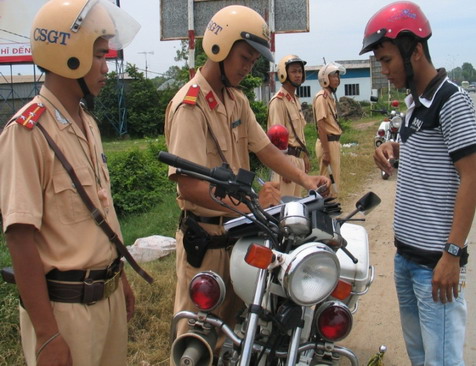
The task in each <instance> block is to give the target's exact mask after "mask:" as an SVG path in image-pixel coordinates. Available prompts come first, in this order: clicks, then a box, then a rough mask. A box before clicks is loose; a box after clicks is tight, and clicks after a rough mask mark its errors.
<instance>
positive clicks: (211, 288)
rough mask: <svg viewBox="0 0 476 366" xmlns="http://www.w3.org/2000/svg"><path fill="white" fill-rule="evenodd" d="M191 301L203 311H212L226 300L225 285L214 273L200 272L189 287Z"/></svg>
mask: <svg viewBox="0 0 476 366" xmlns="http://www.w3.org/2000/svg"><path fill="white" fill-rule="evenodd" d="M189 293H190V299H191V300H192V301H193V303H194V304H195V305H196V306H197V307H198V308H199V309H200V310H202V311H212V310H213V309H215V308H216V307H217V306H219V305H220V304H221V303H222V302H223V300H224V299H225V294H226V290H225V283H224V282H223V280H222V279H221V277H220V276H218V275H217V274H216V273H214V272H211V271H210V272H200V273H197V274H196V275H195V277H193V279H192V281H191V282H190V285H189Z"/></svg>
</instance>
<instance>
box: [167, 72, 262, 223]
mask: <svg viewBox="0 0 476 366" xmlns="http://www.w3.org/2000/svg"><path fill="white" fill-rule="evenodd" d="M197 87H198V88H199V89H198V90H197ZM195 93H197V95H196V97H193V96H192V95H194V94H195ZM224 97H225V100H224V103H221V101H220V99H218V97H217V96H216V94H215V93H214V92H213V90H212V88H211V87H210V85H209V84H208V82H207V81H206V80H205V78H204V77H203V76H202V74H201V73H200V70H199V71H198V72H197V74H196V75H195V77H194V78H193V79H192V80H191V81H189V82H188V83H187V84H186V85H185V86H183V87H182V89H180V91H179V92H178V93H177V94H176V95H175V97H174V98H173V99H172V101H171V102H170V104H169V106H168V107H167V111H166V120H165V136H166V142H167V147H168V150H169V152H170V153H172V154H175V155H177V156H180V157H181V158H183V159H187V160H190V161H193V162H194V163H197V164H200V165H203V166H206V167H208V168H215V167H218V166H220V165H221V164H222V159H221V157H220V155H219V153H218V148H220V149H221V150H222V152H223V154H224V156H225V158H226V160H227V162H228V163H229V164H230V167H231V168H232V169H233V171H234V172H235V173H237V172H238V169H239V168H242V169H247V170H249V169H250V160H249V151H252V152H258V151H260V150H261V149H263V148H264V147H265V146H266V145H267V144H269V143H270V141H269V139H268V136H267V135H266V133H265V132H264V131H263V129H262V128H261V126H260V125H259V124H258V122H257V121H256V117H255V115H254V114H253V111H252V110H251V107H250V104H249V101H248V99H247V98H246V96H245V95H244V94H243V93H242V92H240V91H239V90H237V89H234V88H227V89H226V91H225V93H224ZM195 98H196V99H195ZM184 100H186V101H191V102H192V104H187V103H186V102H184ZM210 130H212V131H213V133H214V134H215V136H216V138H217V140H218V143H219V145H220V147H218V146H217V145H216V143H215V141H214V140H213V138H212V137H211V135H210ZM173 174H175V168H172V167H171V168H170V169H169V176H171V175H173ZM177 200H178V204H179V207H180V208H181V209H182V210H190V211H192V212H194V213H195V214H196V215H200V216H220V215H223V212H218V211H213V210H209V209H206V208H203V207H200V206H197V205H196V204H194V203H192V202H189V201H185V200H184V199H183V198H182V197H181V196H180V192H179V196H178V198H177Z"/></svg>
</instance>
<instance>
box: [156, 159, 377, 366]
mask: <svg viewBox="0 0 476 366" xmlns="http://www.w3.org/2000/svg"><path fill="white" fill-rule="evenodd" d="M159 160H161V161H162V162H164V163H166V164H169V165H172V166H174V167H176V168H178V169H177V173H178V174H185V175H188V176H192V177H195V178H198V179H203V180H206V181H208V182H210V183H211V185H212V186H214V187H216V189H215V191H214V192H215V196H212V198H214V199H215V201H217V202H219V203H221V204H222V205H225V204H224V203H223V201H222V200H221V199H222V198H224V197H225V196H230V197H232V198H233V199H234V200H238V201H240V202H243V203H245V204H246V205H247V207H248V208H249V209H250V212H251V213H249V214H244V213H243V214H242V216H241V217H239V218H237V219H233V220H231V221H228V222H227V223H226V224H225V229H226V230H227V232H228V234H229V235H231V236H232V237H235V238H238V240H237V242H236V244H235V245H234V247H233V250H232V254H231V263H230V272H231V273H230V275H231V280H232V283H233V289H234V291H235V292H236V294H237V295H238V296H239V297H240V298H241V299H242V300H243V303H244V305H243V311H242V313H241V314H237V323H236V324H235V325H234V326H232V325H230V324H225V323H224V321H223V320H221V319H219V318H218V317H216V316H215V315H213V310H214V309H215V308H216V307H217V306H219V305H220V304H221V303H222V301H223V299H224V297H225V291H226V288H225V285H224V282H223V280H222V279H221V278H220V276H218V275H217V274H216V273H213V272H210V271H205V272H201V273H199V274H197V275H196V276H195V277H194V278H193V280H192V281H191V283H190V296H191V299H192V300H193V302H194V303H195V304H196V306H197V311H196V312H191V311H181V312H179V313H177V314H175V315H174V318H173V321H172V325H171V341H173V344H172V348H171V360H172V362H173V364H175V365H180V366H209V365H212V362H215V364H218V365H226V366H228V365H241V366H248V365H262V366H264V365H288V366H291V365H293V366H294V365H299V366H305V365H306V366H307V365H316V366H317V365H339V363H340V360H341V359H342V358H346V359H348V360H349V361H350V363H351V365H353V366H358V365H359V360H358V358H357V356H356V355H355V353H354V352H353V351H352V350H350V349H348V348H345V347H342V346H339V345H338V344H337V342H339V341H341V340H342V339H344V338H345V337H346V336H347V335H348V334H349V332H350V331H351V328H352V319H353V316H352V314H353V313H354V312H355V311H357V308H358V300H359V297H360V296H361V295H363V294H365V293H366V292H367V291H368V289H369V287H370V285H371V284H372V281H373V279H374V268H373V266H371V265H370V263H369V243H368V237H367V232H366V230H365V229H364V228H363V227H362V226H360V225H356V224H352V223H348V222H349V221H351V220H352V217H353V216H354V215H355V214H356V213H358V212H363V213H364V214H367V213H368V212H369V211H370V210H372V209H373V208H374V207H376V206H377V205H378V204H379V203H380V199H379V198H378V196H376V195H375V194H373V193H372V192H369V193H367V194H366V195H364V196H363V197H362V198H361V199H360V200H359V201H358V202H357V203H356V209H355V210H354V211H353V212H352V213H351V214H349V215H348V216H346V217H345V218H335V216H336V215H337V214H339V213H340V205H339V204H338V203H335V202H334V201H333V200H329V199H324V198H323V197H321V196H320V194H319V193H318V192H317V191H310V192H309V196H307V197H305V198H302V199H294V200H293V199H289V200H286V203H283V204H281V205H279V206H275V207H272V208H269V209H266V210H264V209H262V208H261V207H260V205H259V203H258V195H257V194H256V193H255V191H254V190H253V188H252V183H253V180H254V177H255V174H254V173H252V172H249V171H246V170H240V171H239V173H238V174H237V175H235V174H233V172H232V171H231V170H230V169H229V168H228V167H227V166H226V165H223V166H222V167H219V168H215V169H208V168H205V167H203V166H200V165H197V164H194V163H192V162H190V161H187V160H184V159H181V158H179V157H177V156H175V155H172V154H169V153H166V152H160V154H159ZM180 319H188V324H189V331H188V332H187V333H185V334H182V335H181V336H179V337H177V338H176V339H175V334H176V325H177V322H178V321H179V320H180ZM220 334H224V335H225V336H226V340H225V342H224V344H223V346H222V347H221V349H220V352H219V357H218V359H216V358H215V360H214V349H215V346H216V342H217V338H218V336H219V335H220Z"/></svg>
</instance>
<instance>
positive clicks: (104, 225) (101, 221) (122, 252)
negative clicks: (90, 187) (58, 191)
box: [36, 123, 154, 283]
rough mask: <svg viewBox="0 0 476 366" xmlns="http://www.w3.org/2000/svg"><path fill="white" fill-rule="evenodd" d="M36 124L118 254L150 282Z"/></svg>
mask: <svg viewBox="0 0 476 366" xmlns="http://www.w3.org/2000/svg"><path fill="white" fill-rule="evenodd" d="M36 126H37V127H38V128H39V129H40V131H41V132H43V134H44V135H45V138H46V141H48V144H49V145H50V147H51V149H52V150H53V151H54V152H55V155H56V157H57V158H58V160H59V161H60V162H61V165H63V167H64V168H65V170H66V171H67V172H68V174H69V176H70V177H71V180H72V181H73V183H74V186H75V187H76V189H77V191H78V194H79V196H80V197H81V199H82V200H83V202H84V204H85V205H86V207H87V209H88V210H89V212H90V213H91V216H92V217H93V219H94V221H96V224H97V225H98V226H99V227H100V228H101V229H102V230H103V231H104V233H105V234H106V235H107V237H108V238H109V240H110V241H111V242H112V243H113V244H114V245H115V246H116V249H117V251H118V252H119V254H120V255H121V256H123V257H125V258H126V260H127V262H129V264H130V265H131V267H132V268H133V269H134V270H135V271H136V272H137V273H138V274H139V275H140V276H141V277H142V278H143V279H145V280H146V281H147V282H148V283H152V282H153V281H154V279H153V278H152V277H151V276H150V275H149V274H148V273H147V272H145V271H144V270H143V269H142V268H141V267H140V266H139V265H138V264H137V262H136V261H135V259H134V258H133V257H132V255H131V253H129V251H128V250H127V248H126V247H125V245H124V244H123V243H122V241H121V240H120V239H119V237H118V236H117V234H116V233H115V232H114V230H113V229H112V228H111V227H110V226H109V224H108V223H107V221H106V219H105V218H104V216H103V215H102V214H101V212H100V211H99V210H98V209H97V208H96V206H94V203H93V202H92V201H91V199H90V198H89V196H88V194H87V193H86V190H85V189H84V187H83V185H82V184H81V182H80V181H79V179H78V176H77V175H76V172H75V171H74V169H73V167H72V166H71V164H70V163H69V162H68V160H67V159H66V157H65V156H64V154H63V153H62V152H61V150H60V149H59V147H58V145H57V144H56V143H55V142H54V141H53V139H52V138H51V136H50V135H49V133H48V132H47V131H46V130H45V128H44V127H43V126H42V125H41V124H40V123H36Z"/></svg>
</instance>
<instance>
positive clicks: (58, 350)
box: [36, 335, 73, 366]
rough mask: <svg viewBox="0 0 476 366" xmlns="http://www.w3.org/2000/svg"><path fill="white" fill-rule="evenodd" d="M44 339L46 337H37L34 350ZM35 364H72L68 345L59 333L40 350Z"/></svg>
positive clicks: (52, 365)
mask: <svg viewBox="0 0 476 366" xmlns="http://www.w3.org/2000/svg"><path fill="white" fill-rule="evenodd" d="M46 341H47V339H45V340H40V339H38V343H37V345H36V352H38V350H39V349H40V347H41V346H42V345H43V344H44V342H46ZM36 366H73V359H72V357H71V352H70V350H69V346H68V344H67V343H66V341H65V340H64V338H63V337H62V336H61V335H59V336H58V337H56V338H55V339H53V340H52V341H51V342H50V343H48V344H47V345H46V346H45V347H44V348H43V349H42V350H41V351H40V353H39V354H38V358H37V362H36Z"/></svg>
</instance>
